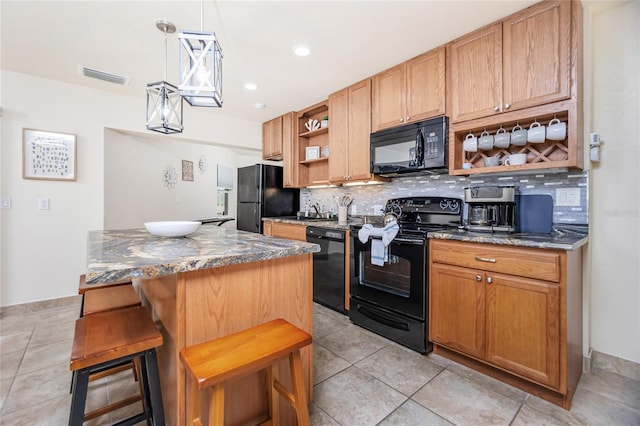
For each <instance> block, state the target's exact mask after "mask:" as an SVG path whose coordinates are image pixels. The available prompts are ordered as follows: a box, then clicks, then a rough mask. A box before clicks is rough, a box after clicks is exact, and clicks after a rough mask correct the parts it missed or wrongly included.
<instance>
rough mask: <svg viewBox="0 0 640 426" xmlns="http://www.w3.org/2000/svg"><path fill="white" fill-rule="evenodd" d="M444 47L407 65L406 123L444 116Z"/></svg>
mask: <svg viewBox="0 0 640 426" xmlns="http://www.w3.org/2000/svg"><path fill="white" fill-rule="evenodd" d="M444 58H445V49H444V46H442V47H439V48H437V49H434V50H432V51H430V52H427V53H425V54H424V55H420V56H418V57H417V58H414V59H412V60H410V61H408V62H407V63H406V79H407V89H406V93H407V115H406V117H405V122H406V121H419V120H424V119H426V118H431V117H436V116H438V115H442V114H444V112H445V111H444V105H445V102H444V80H445V77H444V60H445V59H444Z"/></svg>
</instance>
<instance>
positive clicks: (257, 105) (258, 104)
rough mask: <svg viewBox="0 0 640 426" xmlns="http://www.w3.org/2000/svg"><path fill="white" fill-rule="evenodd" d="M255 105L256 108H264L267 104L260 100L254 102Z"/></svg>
mask: <svg viewBox="0 0 640 426" xmlns="http://www.w3.org/2000/svg"><path fill="white" fill-rule="evenodd" d="M253 106H254V107H256V109H264V107H265V106H266V105H265V104H261V103H260V102H258V103H256V104H253Z"/></svg>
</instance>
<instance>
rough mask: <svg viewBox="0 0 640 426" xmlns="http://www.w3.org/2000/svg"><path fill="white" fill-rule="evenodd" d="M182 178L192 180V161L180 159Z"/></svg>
mask: <svg viewBox="0 0 640 426" xmlns="http://www.w3.org/2000/svg"><path fill="white" fill-rule="evenodd" d="M182 180H184V181H187V182H193V161H188V160H182Z"/></svg>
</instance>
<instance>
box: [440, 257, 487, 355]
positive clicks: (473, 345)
mask: <svg viewBox="0 0 640 426" xmlns="http://www.w3.org/2000/svg"><path fill="white" fill-rule="evenodd" d="M430 274H431V275H430V281H429V338H430V339H431V341H433V342H435V343H439V344H441V345H443V346H447V347H449V348H451V349H454V350H457V351H460V352H464V353H466V354H468V355H471V356H474V357H476V358H479V359H484V356H485V288H484V275H483V274H481V273H478V272H476V271H474V270H473V269H468V268H459V267H456V266H449V265H441V264H438V263H433V264H432V265H431V270H430Z"/></svg>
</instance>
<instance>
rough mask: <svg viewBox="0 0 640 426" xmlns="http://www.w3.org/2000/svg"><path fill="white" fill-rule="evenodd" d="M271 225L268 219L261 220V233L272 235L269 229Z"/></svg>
mask: <svg viewBox="0 0 640 426" xmlns="http://www.w3.org/2000/svg"><path fill="white" fill-rule="evenodd" d="M271 225H272V223H271V221H268V220H265V221H262V233H263V234H264V235H273V234H272V231H271Z"/></svg>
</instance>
